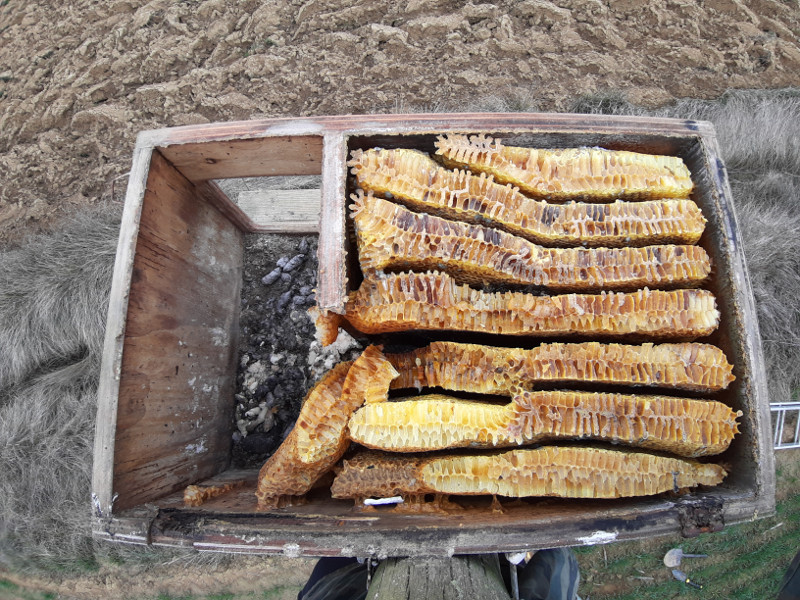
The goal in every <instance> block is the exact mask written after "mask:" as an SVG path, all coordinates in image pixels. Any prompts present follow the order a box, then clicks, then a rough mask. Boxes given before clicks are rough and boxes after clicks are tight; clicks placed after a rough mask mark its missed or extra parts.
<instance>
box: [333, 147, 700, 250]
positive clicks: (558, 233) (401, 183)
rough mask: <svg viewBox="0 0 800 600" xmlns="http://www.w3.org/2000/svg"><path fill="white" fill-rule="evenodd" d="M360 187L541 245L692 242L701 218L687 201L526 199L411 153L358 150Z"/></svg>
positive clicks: (352, 163)
mask: <svg viewBox="0 0 800 600" xmlns="http://www.w3.org/2000/svg"><path fill="white" fill-rule="evenodd" d="M348 165H349V166H350V167H352V172H353V174H354V175H355V176H356V179H357V181H358V185H359V187H361V189H363V190H364V191H366V192H372V193H374V194H375V195H377V196H383V197H386V198H388V199H394V200H395V201H397V202H400V203H402V204H404V205H406V206H407V207H408V208H410V209H412V210H415V211H419V212H428V213H430V214H433V215H436V216H439V217H443V218H446V219H453V220H457V221H466V222H468V223H472V224H474V225H486V226H492V227H496V228H498V229H502V230H503V231H506V232H508V233H512V234H514V235H518V236H520V237H523V238H525V239H527V240H528V241H531V242H534V243H537V244H543V245H546V246H589V247H594V246H604V247H610V246H644V245H652V244H696V243H697V241H698V240H699V239H700V236H701V234H702V233H703V230H704V228H705V223H706V220H705V218H704V217H703V214H702V213H701V212H700V209H699V208H698V207H697V205H696V204H695V203H694V202H692V201H691V200H683V199H658V200H650V201H641V202H624V201H616V202H613V203H605V204H586V203H583V202H570V203H567V204H552V203H548V202H544V201H541V200H534V199H532V198H528V197H527V196H525V195H524V194H522V193H520V192H519V190H518V189H516V188H515V187H512V186H511V185H510V184H506V185H503V184H499V183H496V182H495V181H494V179H493V176H491V175H490V176H488V177H487V176H486V175H485V174H483V173H481V174H480V175H474V174H472V173H471V172H469V171H459V170H455V171H451V170H449V169H445V168H443V167H442V166H440V165H439V164H438V163H437V162H435V161H434V160H433V159H431V158H430V157H429V156H428V155H427V154H425V153H423V152H420V151H418V150H408V149H402V148H398V149H394V150H385V149H370V150H364V151H362V150H355V151H354V152H353V154H352V159H351V160H350V162H349V163H348Z"/></svg>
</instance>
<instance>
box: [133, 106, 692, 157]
mask: <svg viewBox="0 0 800 600" xmlns="http://www.w3.org/2000/svg"><path fill="white" fill-rule="evenodd" d="M703 127H704V126H703V122H701V121H692V120H685V119H667V118H652V117H640V116H621V115H620V116H610V115H584V114H570V113H557V114H556V113H458V114H452V113H421V114H391V115H340V116H326V117H308V118H281V119H262V120H254V121H231V122H228V123H210V124H204V125H187V126H183V127H172V128H167V129H157V130H152V131H148V132H144V134H143V137H142V141H143V143H146V144H150V145H152V146H158V147H167V146H170V145H188V144H201V143H213V142H220V141H231V140H244V139H252V138H265V137H278V136H283V137H287V136H313V135H323V134H325V133H328V134H334V133H344V134H348V135H349V134H359V135H370V134H376V133H386V134H406V133H438V132H450V131H461V132H469V131H476V132H477V131H486V132H492V131H504V132H512V133H513V132H527V131H532V130H536V131H541V132H552V131H573V132H576V133H584V134H586V133H607V134H612V135H615V136H616V135H625V134H628V133H639V134H651V135H660V136H672V135H695V134H703V133H704V130H703ZM192 150H194V151H197V148H192ZM189 154H190V151H189V149H188V148H187V151H186V152H185V153H184V155H185V156H188V155H189ZM203 158H204V157H203V156H202V155H200V154H197V155H196V156H195V159H196V162H197V164H198V165H201V164H202V160H203Z"/></svg>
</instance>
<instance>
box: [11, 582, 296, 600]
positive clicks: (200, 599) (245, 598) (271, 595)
mask: <svg viewBox="0 0 800 600" xmlns="http://www.w3.org/2000/svg"><path fill="white" fill-rule="evenodd" d="M0 591H1V590H0ZM297 591H298V588H297V586H294V585H277V586H275V587H271V588H269V589H266V590H260V591H255V592H245V593H240V594H234V593H221V594H209V595H204V594H201V595H192V594H189V595H181V596H173V595H171V594H165V593H161V594H159V595H158V596H156V597H155V598H153V599H152V600H275V598H282V597H284V596H286V592H291V594H290V595H291V596H292V597H294V596H296V595H297ZM0 597H2V596H1V595H0Z"/></svg>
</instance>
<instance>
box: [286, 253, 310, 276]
mask: <svg viewBox="0 0 800 600" xmlns="http://www.w3.org/2000/svg"><path fill="white" fill-rule="evenodd" d="M305 259H306V257H305V255H303V254H298V255H297V256H293V257H292V259H291V260H290V261H288V262H287V263H286V264H285V265H283V267H282V268H283V270H284V272H286V273H290V272H292V271H294V270H295V269H296V268H297V267H299V266H300V265H301V264H303V261H304V260H305Z"/></svg>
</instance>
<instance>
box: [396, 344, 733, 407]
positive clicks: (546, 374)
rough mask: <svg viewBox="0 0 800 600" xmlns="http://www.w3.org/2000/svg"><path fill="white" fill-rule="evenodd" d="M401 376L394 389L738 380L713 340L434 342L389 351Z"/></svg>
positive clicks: (687, 386) (706, 388) (704, 387)
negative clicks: (510, 344) (526, 345)
mask: <svg viewBox="0 0 800 600" xmlns="http://www.w3.org/2000/svg"><path fill="white" fill-rule="evenodd" d="M386 358H387V359H389V361H390V362H391V363H392V365H394V367H395V368H396V369H397V371H398V372H399V373H400V376H399V377H397V379H395V380H393V381H392V384H391V387H392V388H393V389H403V388H417V389H422V388H423V387H440V388H444V389H447V390H459V391H464V392H470V393H475V394H505V395H513V394H515V393H517V392H518V391H524V390H530V389H531V388H532V387H534V386H535V385H537V383H542V382H548V383H561V382H574V383H603V384H608V385H633V386H648V387H663V388H671V389H682V390H690V391H698V392H713V391H718V390H722V389H725V388H727V387H728V385H730V383H731V382H732V381H733V380H734V379H735V377H734V376H733V373H732V371H733V367H732V365H731V364H730V363H729V362H728V360H727V358H726V357H725V354H724V353H723V352H722V350H720V349H719V348H717V347H716V346H712V345H710V344H699V343H682V344H642V345H627V344H601V343H598V342H583V343H580V344H561V343H552V344H541V345H539V346H537V347H535V348H532V349H530V350H525V349H522V348H497V347H493V346H482V345H478V344H460V343H455V342H433V343H431V344H430V345H428V346H425V347H424V348H419V349H418V350H413V351H411V352H405V353H402V354H389V355H387V357H386Z"/></svg>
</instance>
